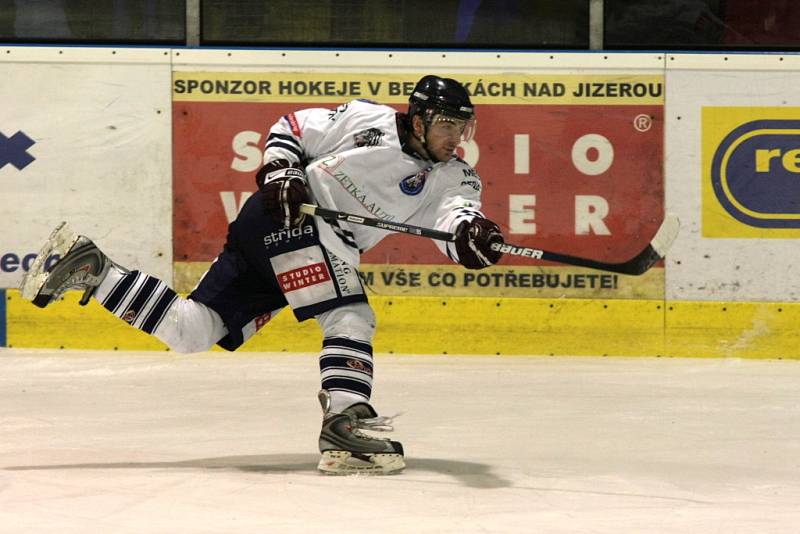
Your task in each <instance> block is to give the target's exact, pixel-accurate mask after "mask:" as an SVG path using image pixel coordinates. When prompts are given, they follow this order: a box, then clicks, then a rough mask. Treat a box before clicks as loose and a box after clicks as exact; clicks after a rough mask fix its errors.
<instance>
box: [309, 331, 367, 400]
mask: <svg viewBox="0 0 800 534" xmlns="http://www.w3.org/2000/svg"><path fill="white" fill-rule="evenodd" d="M319 369H320V373H321V375H322V389H326V390H328V391H329V392H330V393H331V402H332V404H331V411H333V412H334V413H336V412H340V411H341V410H343V409H344V408H346V407H347V406H349V405H351V404H353V403H356V402H364V401H369V398H370V395H371V394H372V345H370V344H369V343H367V342H364V341H356V340H353V339H349V338H345V337H329V338H325V339H324V340H323V341H322V353H321V354H320V357H319Z"/></svg>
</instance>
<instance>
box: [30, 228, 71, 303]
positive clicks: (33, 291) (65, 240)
mask: <svg viewBox="0 0 800 534" xmlns="http://www.w3.org/2000/svg"><path fill="white" fill-rule="evenodd" d="M77 240H78V235H77V234H76V233H75V232H73V231H72V229H71V228H70V227H69V225H68V224H67V223H66V222H62V223H61V224H59V225H58V226H56V228H55V230H53V232H52V233H51V234H50V237H49V238H48V239H47V242H46V243H45V244H44V246H43V247H42V249H41V250H40V251H39V254H38V255H37V256H36V259H35V260H34V261H33V264H32V265H31V268H30V269H29V270H28V272H26V273H25V274H24V275H23V277H22V283H21V284H20V288H19V289H20V294H21V296H22V298H24V299H25V300H30V301H33V300H34V299H36V297H37V295H38V294H39V291H40V290H41V289H42V286H43V285H44V283H45V282H46V281H47V277H48V276H49V273H47V272H45V270H44V267H45V262H46V261H47V258H49V257H50V256H52V255H53V254H58V255H59V256H60V257H62V258H63V257H64V255H65V254H66V253H67V251H69V249H70V248H72V245H74V244H75V241H77Z"/></svg>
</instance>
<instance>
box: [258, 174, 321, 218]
mask: <svg viewBox="0 0 800 534" xmlns="http://www.w3.org/2000/svg"><path fill="white" fill-rule="evenodd" d="M256 183H257V184H258V188H259V190H260V191H261V193H262V195H263V197H264V211H265V212H266V214H267V215H269V216H270V217H271V218H272V220H274V221H275V222H276V223H278V224H280V225H282V226H283V227H284V228H290V227H292V226H300V225H301V224H302V223H303V219H305V215H304V214H303V213H300V204H304V203H308V202H309V194H308V182H306V173H305V170H303V168H302V167H301V166H300V165H299V164H297V163H289V161H288V160H285V159H279V160H275V161H270V162H269V163H267V164H266V165H264V166H263V167H262V168H261V170H259V171H258V174H257V175H256Z"/></svg>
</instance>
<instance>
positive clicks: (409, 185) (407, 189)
mask: <svg viewBox="0 0 800 534" xmlns="http://www.w3.org/2000/svg"><path fill="white" fill-rule="evenodd" d="M431 169H432V167H426V168H424V169H422V170H421V171H419V172H418V173H417V174H412V175H411V176H406V177H405V178H403V179H402V180H401V181H400V191H402V192H403V193H405V194H406V195H412V196H413V195H418V194H419V192H420V191H422V188H423V187H425V180H427V178H428V173H429V172H431Z"/></svg>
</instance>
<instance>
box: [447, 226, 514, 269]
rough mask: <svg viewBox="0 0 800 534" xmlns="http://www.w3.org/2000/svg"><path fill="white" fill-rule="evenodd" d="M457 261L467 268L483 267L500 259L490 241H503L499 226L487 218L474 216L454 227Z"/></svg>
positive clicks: (498, 253) (500, 254)
mask: <svg viewBox="0 0 800 534" xmlns="http://www.w3.org/2000/svg"><path fill="white" fill-rule="evenodd" d="M455 243H456V252H458V263H460V264H461V265H463V266H464V267H466V268H467V269H483V268H484V267H488V266H490V265H494V264H495V263H497V262H498V261H500V257H501V256H502V255H503V254H502V253H501V252H497V251H495V250H492V248H491V247H492V243H503V234H501V233H500V227H498V226H497V225H496V224H495V223H493V222H492V221H490V220H489V219H483V218H481V217H476V218H475V219H472V220H471V221H469V222H467V221H464V222H462V223H461V224H459V225H458V228H457V229H456V241H455Z"/></svg>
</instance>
